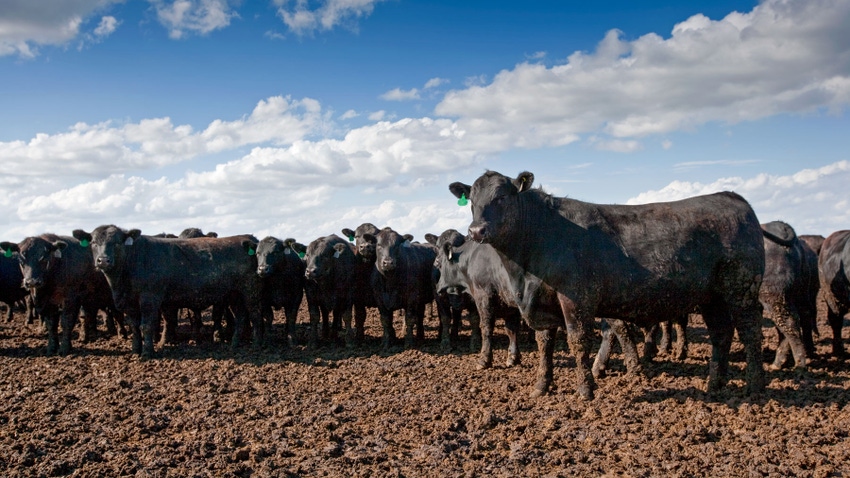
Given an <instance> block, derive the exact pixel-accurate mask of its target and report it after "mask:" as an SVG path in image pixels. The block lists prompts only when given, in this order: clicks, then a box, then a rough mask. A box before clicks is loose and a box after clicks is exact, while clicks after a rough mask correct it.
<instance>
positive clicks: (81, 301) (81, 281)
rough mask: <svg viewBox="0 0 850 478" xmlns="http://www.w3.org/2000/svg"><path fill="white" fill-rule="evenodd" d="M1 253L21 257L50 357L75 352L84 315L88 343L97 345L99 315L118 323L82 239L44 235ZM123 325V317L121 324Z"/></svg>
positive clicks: (3, 246)
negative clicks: (101, 312)
mask: <svg viewBox="0 0 850 478" xmlns="http://www.w3.org/2000/svg"><path fill="white" fill-rule="evenodd" d="M0 249H2V251H13V252H16V253H17V256H18V261H19V264H20V270H21V273H22V276H23V285H24V287H26V288H27V289H29V290H30V291H32V292H33V302H34V307H35V310H36V311H37V312H38V313H39V315H41V317H42V319H43V320H44V322H45V325H46V327H47V353H48V354H54V353H56V352H57V351H58V352H59V354H60V355H67V354H68V353H70V352H71V332H72V331H73V329H74V327H75V325H76V323H77V321H78V320H79V318H80V311H81V310H82V311H83V314H84V320H83V329H82V330H81V331H80V339H81V340H82V341H88V340H90V339H91V334H92V332H93V329H94V328H95V324H96V317H97V312H98V310H104V311H106V312H107V315H109V314H112V317H113V318H114V317H115V316H116V314H115V307H114V304H113V302H112V297H111V294H110V292H109V286H108V285H107V283H106V281H105V280H104V278H103V276H102V275H101V274H100V273H99V272H97V271H96V270H95V268H94V265H93V263H92V255H91V251H90V250H89V249H88V248H87V247H86V246H85V245H84V244H81V243H80V242H79V241H78V240H77V239H75V238H73V237H70V236H57V235H55V234H42V235H40V236H32V237H27V238H26V239H24V240H23V241H21V242H20V243H18V244H14V243H10V242H3V243H0ZM4 255H5V252H4ZM122 319H123V318H122V317H120V315H119V316H118V320H119V321H121V320H122ZM108 320H109V317H108V318H107V321H108ZM60 323H61V325H62V336H61V341H60V337H59V325H60Z"/></svg>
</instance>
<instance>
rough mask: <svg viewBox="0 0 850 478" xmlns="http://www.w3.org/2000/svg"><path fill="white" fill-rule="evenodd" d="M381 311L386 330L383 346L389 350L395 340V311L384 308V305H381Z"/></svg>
mask: <svg viewBox="0 0 850 478" xmlns="http://www.w3.org/2000/svg"><path fill="white" fill-rule="evenodd" d="M379 311H380V313H381V328H382V329H383V332H384V336H383V340H382V346H383V348H384V350H389V349H390V346H391V345H392V343H393V342H394V341H395V329H393V311H391V310H387V309H384V308H383V307H380V308H379Z"/></svg>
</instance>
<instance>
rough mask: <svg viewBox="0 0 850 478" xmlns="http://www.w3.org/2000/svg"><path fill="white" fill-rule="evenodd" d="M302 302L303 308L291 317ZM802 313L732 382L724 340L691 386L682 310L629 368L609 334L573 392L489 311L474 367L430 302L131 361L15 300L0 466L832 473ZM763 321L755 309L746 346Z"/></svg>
mask: <svg viewBox="0 0 850 478" xmlns="http://www.w3.org/2000/svg"><path fill="white" fill-rule="evenodd" d="M305 322H306V317H305V315H304V311H303V310H302V316H301V317H300V318H299V333H300V334H302V336H303V334H304V333H305V330H304V327H303V325H300V324H303V323H305ZM819 322H820V326H819V331H820V338H819V339H818V340H817V350H818V352H819V353H821V354H824V355H822V358H818V359H815V360H814V361H813V364H812V367H811V368H810V371H809V372H808V373H805V374H802V375H798V374H796V373H794V372H792V371H781V372H769V373H768V389H767V392H766V393H765V394H764V395H763V396H761V397H759V398H755V399H751V398H748V397H746V396H744V395H743V392H742V387H743V375H742V371H743V366H744V357H743V352H742V348H741V347H740V344H738V343H737V342H736V344H735V345H734V348H733V352H734V354H733V363H732V370H733V378H732V381H731V383H730V386H729V387H727V389H726V390H724V391H723V392H722V393H720V394H719V395H717V396H714V397H708V396H706V394H705V393H703V391H702V390H703V389H704V384H705V378H704V376H705V375H706V373H707V361H708V356H709V353H710V351H709V345H708V343H707V334H706V331H705V328H704V325H703V324H702V323H701V322H699V321H697V322H692V324H691V327H690V328H689V330H688V335H689V339H690V341H691V344H690V347H689V350H688V352H689V357H688V359H687V360H685V361H683V362H674V361H671V360H669V359H667V358H665V357H659V358H657V359H656V360H655V361H654V362H653V364H651V365H650V367H648V368H647V369H646V370H645V372H644V373H643V375H640V376H634V375H628V374H626V373H625V368H624V366H623V363H622V355H619V354H618V353H615V355H613V357H612V363H611V365H610V372H609V375H608V376H607V377H606V378H604V379H602V380H599V381H598V385H599V388H598V390H597V392H596V398H595V399H594V400H593V401H590V402H582V401H579V400H578V399H577V398H576V396H575V395H574V393H573V389H574V383H575V380H574V374H573V373H572V366H573V360H572V358H571V357H570V356H569V354H568V352H567V351H566V344H565V341H564V340H563V337H561V338H560V339H559V346H558V350H557V352H556V356H555V367H556V368H555V386H554V390H553V391H552V393H551V394H549V395H548V396H544V397H542V398H538V399H531V398H530V397H529V391H530V386H531V384H532V383H533V380H534V369H535V367H536V363H537V352H536V347H535V346H534V345H533V343H530V342H529V343H524V344H523V347H522V351H523V358H522V364H521V365H519V366H516V367H513V368H506V367H504V366H503V365H502V364H503V363H504V362H505V360H506V359H507V351H506V348H507V340H506V338H505V336H504V334H503V330H502V329H501V328H500V327H499V328H497V334H498V335H497V341H496V355H495V360H494V362H495V364H496V366H495V367H494V368H493V369H490V370H484V371H476V369H475V363H476V360H475V354H473V353H471V352H469V350H468V346H467V345H466V341H467V340H468V339H469V335H470V331H469V330H468V329H465V330H463V331H462V332H461V341H462V342H461V343H458V344H456V347H455V351H454V352H453V353H450V354H444V353H441V352H440V348H439V346H438V344H437V341H436V334H437V332H436V331H437V327H436V326H437V320H436V319H429V321H428V322H426V325H427V326H428V328H427V340H426V343H425V344H424V345H422V346H421V347H420V348H418V349H416V350H407V351H404V350H402V349H401V348H398V349H395V350H391V351H390V352H383V351H382V350H381V347H380V336H381V330H380V321H379V320H378V317H377V315H376V314H373V315H370V317H369V320H368V322H367V331H366V333H367V340H366V343H365V344H364V345H363V346H362V347H360V348H358V349H355V350H351V351H349V350H346V349H345V347H343V346H334V345H329V344H328V345H324V346H322V347H321V348H319V349H317V350H312V351H311V350H307V349H306V348H305V347H303V346H297V347H296V348H294V349H290V350H280V349H277V348H270V349H268V350H264V351H261V352H252V351H251V350H244V351H239V352H237V353H232V352H231V351H230V349H229V347H228V346H226V345H216V344H213V343H211V342H207V341H204V342H202V343H200V344H190V343H188V342H185V343H180V344H177V345H172V346H166V347H165V348H163V349H160V350H159V358H157V359H154V360H148V361H141V360H139V359H138V358H137V357H135V356H133V355H132V354H131V353H130V344H129V341H127V340H122V339H120V338H104V337H102V338H98V339H97V340H95V341H93V342H91V343H88V344H78V343H76V342H75V347H76V349H75V352H74V354H73V355H71V356H68V357H46V356H45V355H44V348H45V342H46V340H45V338H44V336H43V333H42V332H41V331H40V330H39V327H37V326H35V325H33V326H27V325H25V324H24V322H23V316H22V315H20V314H17V315H16V317H15V321H14V322H13V323H10V324H6V323H3V324H0V368H2V374H0V476H7V477H11V476H128V475H129V476H140V477H147V476H150V477H160V476H175V477H192V476H363V477H366V476H368V477H379V476H380V477H383V476H392V477H402V476H404V477H417V476H440V477H443V476H445V477H452V476H495V477H519V476H547V477H555V476H602V475H606V476H816V477H826V476H850V460H848V459H850V439H848V436H850V406H848V399H850V390H849V389H850V362H848V361H847V360H834V359H828V358H825V357H826V356H825V354H826V353H827V352H828V350H829V344H828V338H829V337H830V336H831V334H830V332H829V330H828V327H827V326H826V325H825V323H824V319H823V317H821V318H820V320H819ZM766 323H767V322H766ZM278 324H279V322H278V323H276V327H280V326H279V325H278ZM768 325H769V323H768ZM101 329H103V326H101ZM396 329H397V331H398V333H399V334H401V332H400V331H401V319H400V318H397V319H396ZM181 330H182V331H184V332H186V333H188V328H187V325H186V324H182V325H181ZM274 333H275V334H276V335H277V337H278V338H279V337H280V335H281V330H280V328H278V329H276V330H275V331H274ZM844 338H845V341H847V338H848V328H847V327H845V330H844ZM775 340H776V336H775V333H774V332H773V330H772V329H765V347H767V348H769V349H770V350H773V349H775V344H776V342H775ZM615 350H616V352H619V348H615ZM772 358H773V353H772V352H767V353H766V354H765V362H766V364H767V363H768V362H769V361H770V360H772Z"/></svg>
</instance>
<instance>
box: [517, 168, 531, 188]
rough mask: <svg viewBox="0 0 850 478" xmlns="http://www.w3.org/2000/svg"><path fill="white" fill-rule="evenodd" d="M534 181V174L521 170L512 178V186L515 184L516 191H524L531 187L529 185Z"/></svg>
mask: <svg viewBox="0 0 850 478" xmlns="http://www.w3.org/2000/svg"><path fill="white" fill-rule="evenodd" d="M533 183H534V175H533V174H531V173H529V172H528V171H523V172H521V173H519V175H517V177H516V179H514V186H516V188H517V191H518V192H525V191H528V190H529V189H531V185H532V184H533Z"/></svg>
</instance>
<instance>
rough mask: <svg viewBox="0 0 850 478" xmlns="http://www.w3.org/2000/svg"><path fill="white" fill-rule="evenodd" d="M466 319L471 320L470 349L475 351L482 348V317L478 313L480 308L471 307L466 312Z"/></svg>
mask: <svg viewBox="0 0 850 478" xmlns="http://www.w3.org/2000/svg"><path fill="white" fill-rule="evenodd" d="M466 314H467V315H466V320H468V321H469V330H470V331H469V351H470V352H475V351H476V350H479V349H481V317H480V316H479V315H478V309H476V308H474V307H473V308H470V309H469V310H468V311H467V313H466Z"/></svg>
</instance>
